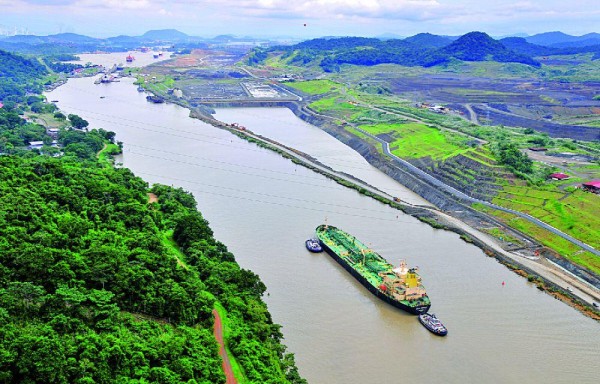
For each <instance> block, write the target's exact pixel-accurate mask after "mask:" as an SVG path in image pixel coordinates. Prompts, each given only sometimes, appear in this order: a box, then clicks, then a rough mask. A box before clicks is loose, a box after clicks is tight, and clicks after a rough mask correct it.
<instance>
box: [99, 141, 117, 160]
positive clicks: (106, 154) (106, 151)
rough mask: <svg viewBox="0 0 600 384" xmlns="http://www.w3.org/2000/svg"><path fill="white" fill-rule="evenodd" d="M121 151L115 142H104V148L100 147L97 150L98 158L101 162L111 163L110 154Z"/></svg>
mask: <svg viewBox="0 0 600 384" xmlns="http://www.w3.org/2000/svg"><path fill="white" fill-rule="evenodd" d="M119 152H121V149H120V148H119V146H118V145H117V144H106V145H105V146H104V148H102V149H101V150H100V151H99V152H98V155H97V156H98V159H99V160H100V162H101V163H103V164H112V154H115V153H119Z"/></svg>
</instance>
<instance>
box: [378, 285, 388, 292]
mask: <svg viewBox="0 0 600 384" xmlns="http://www.w3.org/2000/svg"><path fill="white" fill-rule="evenodd" d="M379 289H381V290H382V291H383V292H385V291H387V287H386V286H385V284H381V285H380V286H379Z"/></svg>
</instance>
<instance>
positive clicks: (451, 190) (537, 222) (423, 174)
mask: <svg viewBox="0 0 600 384" xmlns="http://www.w3.org/2000/svg"><path fill="white" fill-rule="evenodd" d="M355 128H356V129H357V130H359V131H361V132H362V133H364V134H365V135H367V136H369V137H370V138H372V139H374V140H377V141H378V142H379V143H381V145H382V146H383V151H384V153H385V154H386V155H387V156H388V157H390V158H391V159H392V160H394V161H396V162H397V163H400V164H402V165H404V166H406V167H408V168H410V169H411V171H413V172H414V173H416V174H417V175H418V176H419V177H421V178H422V179H424V180H427V181H428V182H429V183H431V184H432V185H434V186H436V187H438V188H440V189H442V190H444V191H447V192H449V193H451V194H452V195H454V196H456V197H458V198H459V199H460V200H462V201H464V202H469V203H479V204H483V205H485V206H487V207H490V208H493V209H497V210H499V211H503V212H507V213H511V214H513V215H516V216H519V217H521V218H523V219H525V220H527V221H529V222H531V223H533V224H535V225H537V226H539V227H542V228H544V229H546V230H548V231H550V232H552V233H554V234H555V235H558V236H560V237H562V238H563V239H565V240H567V241H569V242H571V243H573V244H575V245H577V246H579V247H581V248H583V249H585V250H586V251H589V252H591V253H593V254H594V255H596V256H600V251H598V250H596V249H595V248H594V247H592V246H590V245H588V244H586V243H584V242H582V241H579V240H577V239H575V238H573V237H571V236H569V235H567V234H566V233H564V232H562V231H560V230H558V229H556V228H554V227H553V226H551V225H548V224H546V223H544V222H543V221H541V220H538V219H536V218H535V217H533V216H530V215H528V214H526V213H523V212H519V211H515V210H512V209H509V208H504V207H501V206H499V205H496V204H493V203H490V202H487V201H484V200H479V199H476V198H474V197H471V196H469V195H466V194H465V193H463V192H461V191H459V190H457V189H455V188H453V187H451V186H449V185H447V184H445V183H443V182H442V181H440V180H438V179H436V178H435V177H433V176H431V175H430V174H428V173H427V172H425V171H423V170H421V169H419V168H417V167H416V166H414V165H412V164H411V163H409V162H408V161H405V160H403V159H401V158H399V157H398V156H396V155H394V154H393V153H392V152H391V151H390V146H389V144H388V143H387V142H386V141H385V140H382V139H380V138H379V137H377V136H374V135H372V134H370V133H369V132H367V131H365V130H363V129H360V128H358V127H355Z"/></svg>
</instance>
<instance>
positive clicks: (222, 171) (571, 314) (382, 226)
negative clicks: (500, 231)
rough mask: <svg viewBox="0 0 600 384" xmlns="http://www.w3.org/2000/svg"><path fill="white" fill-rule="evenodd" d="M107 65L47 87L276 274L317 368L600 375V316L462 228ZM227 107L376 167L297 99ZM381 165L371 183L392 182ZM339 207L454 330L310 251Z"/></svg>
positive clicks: (296, 342) (472, 379)
mask: <svg viewBox="0 0 600 384" xmlns="http://www.w3.org/2000/svg"><path fill="white" fill-rule="evenodd" d="M117 60H118V59H117ZM93 81H94V79H93V78H82V79H70V80H69V81H68V82H67V84H65V85H63V86H61V87H59V88H57V89H56V90H54V91H52V92H51V93H49V94H48V98H49V99H52V100H58V103H57V105H58V106H59V108H60V109H61V110H63V111H64V112H66V113H75V114H78V115H80V116H82V117H83V118H85V119H86V120H88V121H89V122H90V126H91V127H95V128H104V129H107V130H112V131H115V132H116V133H117V140H119V141H123V142H124V146H125V151H124V153H123V156H122V158H121V159H120V161H121V162H122V163H123V165H124V166H126V167H129V168H131V169H132V170H133V171H134V172H135V173H136V174H137V175H139V176H140V177H143V178H144V179H145V180H147V181H148V182H150V183H156V182H159V183H163V184H168V185H174V186H180V187H183V188H184V189H186V190H189V191H191V192H192V193H193V194H194V196H195V197H196V200H197V201H198V208H199V209H200V211H201V212H202V213H203V215H204V216H205V218H206V219H207V220H208V221H209V222H210V225H211V227H212V228H213V230H214V233H215V237H216V238H217V239H219V240H220V241H222V242H223V243H225V244H226V245H227V247H228V248H229V249H230V250H231V251H232V252H233V253H234V254H235V256H236V259H237V261H238V262H239V264H240V265H241V266H242V267H243V268H248V269H251V270H253V271H254V272H256V273H258V274H259V275H260V277H261V279H262V280H263V281H264V283H265V284H266V285H267V288H268V291H267V292H268V295H265V297H264V299H265V301H266V302H267V304H268V306H269V310H270V312H271V314H272V315H273V319H274V321H275V322H277V323H279V324H281V325H282V326H283V328H282V332H283V334H284V336H285V340H284V342H285V343H286V345H288V347H289V350H290V351H291V352H293V353H295V355H296V361H297V364H298V367H299V369H300V373H301V374H302V375H303V376H304V377H305V378H307V379H308V381H309V382H310V383H327V384H330V383H331V384H336V383H399V382H404V381H409V382H411V383H431V382H444V383H483V382H486V383H487V382H492V383H534V382H535V383H537V382H551V383H574V382H576V383H592V382H594V383H595V382H597V380H598V377H599V374H598V358H599V356H600V326H599V325H598V323H597V322H595V321H593V320H591V319H589V318H586V317H584V316H583V315H581V314H580V313H579V312H577V311H575V310H574V309H572V308H570V307H568V306H567V305H565V304H564V303H562V302H560V301H558V300H555V299H553V298H552V297H550V296H549V295H547V294H545V293H543V292H540V291H539V290H537V289H536V288H535V287H534V286H533V285H531V284H530V283H528V282H527V281H526V280H525V279H523V278H522V277H519V276H517V275H516V274H514V273H512V272H510V271H509V270H508V269H507V268H506V267H504V266H502V265H500V264H499V263H497V262H496V260H495V259H493V258H489V257H486V256H485V255H484V254H483V253H482V251H481V250H480V249H478V248H476V247H474V246H472V245H469V244H467V243H465V242H463V241H462V240H460V239H459V237H458V236H457V235H456V234H453V233H448V232H445V231H442V230H435V229H432V228H431V227H429V226H427V225H425V224H423V223H421V222H419V221H418V220H416V219H413V218H412V217H410V216H407V215H403V214H402V213H401V212H399V211H396V210H393V209H391V208H389V207H387V206H385V205H383V204H380V203H378V202H377V201H374V200H372V199H370V198H368V197H365V196H362V195H360V194H358V193H357V192H356V191H354V190H350V189H347V188H344V187H342V186H340V185H338V184H336V183H335V182H333V181H331V180H329V179H327V178H325V177H324V176H322V175H319V174H315V173H313V172H312V171H310V170H308V169H306V168H304V167H302V166H298V165H296V164H294V163H293V162H291V161H290V160H287V159H284V158H282V157H280V156H279V155H278V154H275V153H273V152H271V151H269V150H266V149H262V148H259V147H257V146H256V145H255V144H252V143H248V142H246V141H244V140H242V139H239V138H238V137H236V136H234V135H232V134H230V133H229V132H227V131H223V130H220V129H217V128H214V127H212V126H210V125H207V124H205V123H202V122H201V121H198V120H195V119H191V118H189V117H188V116H189V111H188V110H186V109H184V108H181V107H179V106H176V105H170V104H152V103H148V102H146V100H145V94H143V93H138V92H137V91H136V87H135V86H134V85H133V84H132V82H131V81H130V80H126V79H123V81H121V82H120V83H113V84H107V85H105V84H99V85H95V84H94V83H93ZM101 96H103V98H100V97H101ZM217 117H223V118H224V119H235V121H238V122H240V123H243V124H244V125H246V126H247V127H248V128H250V129H251V130H253V131H255V132H257V133H262V134H265V135H266V134H274V135H275V134H277V137H276V139H277V140H278V141H281V142H283V143H286V144H290V145H291V144H292V143H297V144H298V146H300V142H302V141H303V139H302V138H303V137H305V138H306V139H305V140H304V141H305V142H306V143H311V142H312V143H314V148H319V149H318V151H322V152H319V153H322V155H321V156H322V158H320V160H322V161H323V162H324V163H327V161H330V162H332V166H333V165H336V166H335V167H334V168H336V169H339V167H340V166H343V165H344V164H345V166H349V167H350V168H347V169H345V171H346V172H347V173H353V170H354V171H356V172H358V171H364V170H365V169H368V168H367V167H365V166H364V165H357V163H354V161H353V160H352V161H346V162H344V161H341V160H347V158H351V157H352V156H353V151H352V149H350V148H348V147H345V146H341V147H340V145H339V142H337V141H336V140H335V139H334V138H333V137H330V136H328V135H326V134H325V135H322V136H318V137H317V136H315V131H314V130H315V129H316V128H314V127H311V126H308V125H306V124H304V123H301V122H300V121H299V120H298V118H297V117H295V116H294V115H293V114H291V113H288V112H285V111H283V112H282V111H281V110H279V109H275V110H271V109H260V110H258V109H256V110H255V109H240V110H236V111H221V110H219V111H218V114H217ZM276 127H279V128H276ZM273 130H276V131H277V132H273ZM312 148H313V146H311V145H307V147H306V148H304V149H303V148H299V149H301V150H303V151H305V152H309V153H310V152H311V150H312ZM328 148H330V151H328ZM328 154H329V155H330V158H325V157H326V156H327V155H328ZM333 154H335V155H333ZM346 156H348V157H346ZM317 157H318V156H317ZM345 158H346V159H345ZM333 163H336V164H333ZM352 167H355V168H352ZM365 177H367V176H365ZM368 177H373V178H378V177H379V176H368ZM382 180H383V179H379V178H378V179H377V180H375V179H372V180H371V184H380V187H381V188H394V186H392V185H387V184H386V183H387V181H382ZM395 191H396V192H397V194H400V193H403V188H397V189H395ZM405 197H408V194H407V195H406V196H405ZM326 218H327V221H328V223H329V224H331V225H335V226H338V227H340V228H342V229H344V230H346V231H348V232H350V233H352V234H354V235H356V236H357V237H358V238H359V239H360V240H362V241H363V242H364V243H366V244H368V245H370V246H371V247H372V248H373V249H374V250H376V251H378V252H380V253H381V254H382V255H383V256H384V257H386V258H387V259H388V260H390V261H392V262H394V263H398V261H399V260H400V259H403V258H405V259H407V261H408V263H409V265H412V266H415V265H417V266H419V268H420V273H421V275H422V277H423V283H424V285H425V287H426V288H427V291H428V293H429V295H430V297H431V301H432V303H433V305H432V308H431V311H432V312H434V313H436V314H437V315H438V317H439V318H441V319H442V321H443V322H444V323H445V324H446V326H447V327H448V329H449V335H448V336H447V337H445V338H440V337H437V336H434V335H432V334H431V333H429V332H428V331H427V330H426V329H425V328H423V327H422V326H421V325H420V324H419V323H418V321H417V319H416V318H415V317H414V316H412V315H408V314H406V313H404V312H402V311H400V310H397V309H395V308H393V307H391V306H389V305H387V304H385V303H383V302H382V301H380V300H378V299H377V298H375V297H374V296H373V295H371V294H370V293H369V292H368V291H367V290H366V289H364V288H363V287H362V286H361V285H360V284H359V283H358V282H357V281H355V280H354V278H353V277H352V276H350V275H349V274H348V273H347V272H346V271H345V270H344V269H342V268H341V267H340V266H339V265H338V264H336V263H335V261H334V260H332V259H331V258H330V257H329V256H328V255H327V254H310V253H309V252H308V251H306V249H305V248H304V240H305V239H306V238H308V237H310V236H312V235H313V231H314V228H315V227H316V226H317V225H319V224H321V223H323V221H324V220H325V219H326Z"/></svg>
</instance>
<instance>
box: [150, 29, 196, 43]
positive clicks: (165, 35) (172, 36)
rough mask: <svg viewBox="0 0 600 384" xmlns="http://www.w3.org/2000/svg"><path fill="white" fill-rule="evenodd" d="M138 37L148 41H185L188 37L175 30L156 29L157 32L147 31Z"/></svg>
mask: <svg viewBox="0 0 600 384" xmlns="http://www.w3.org/2000/svg"><path fill="white" fill-rule="evenodd" d="M140 37H142V38H143V39H148V40H168V41H174V40H183V39H187V38H188V37H189V36H188V35H187V34H185V33H183V32H180V31H178V30H176V29H157V30H151V31H148V32H146V33H144V34H143V35H142V36H140Z"/></svg>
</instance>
